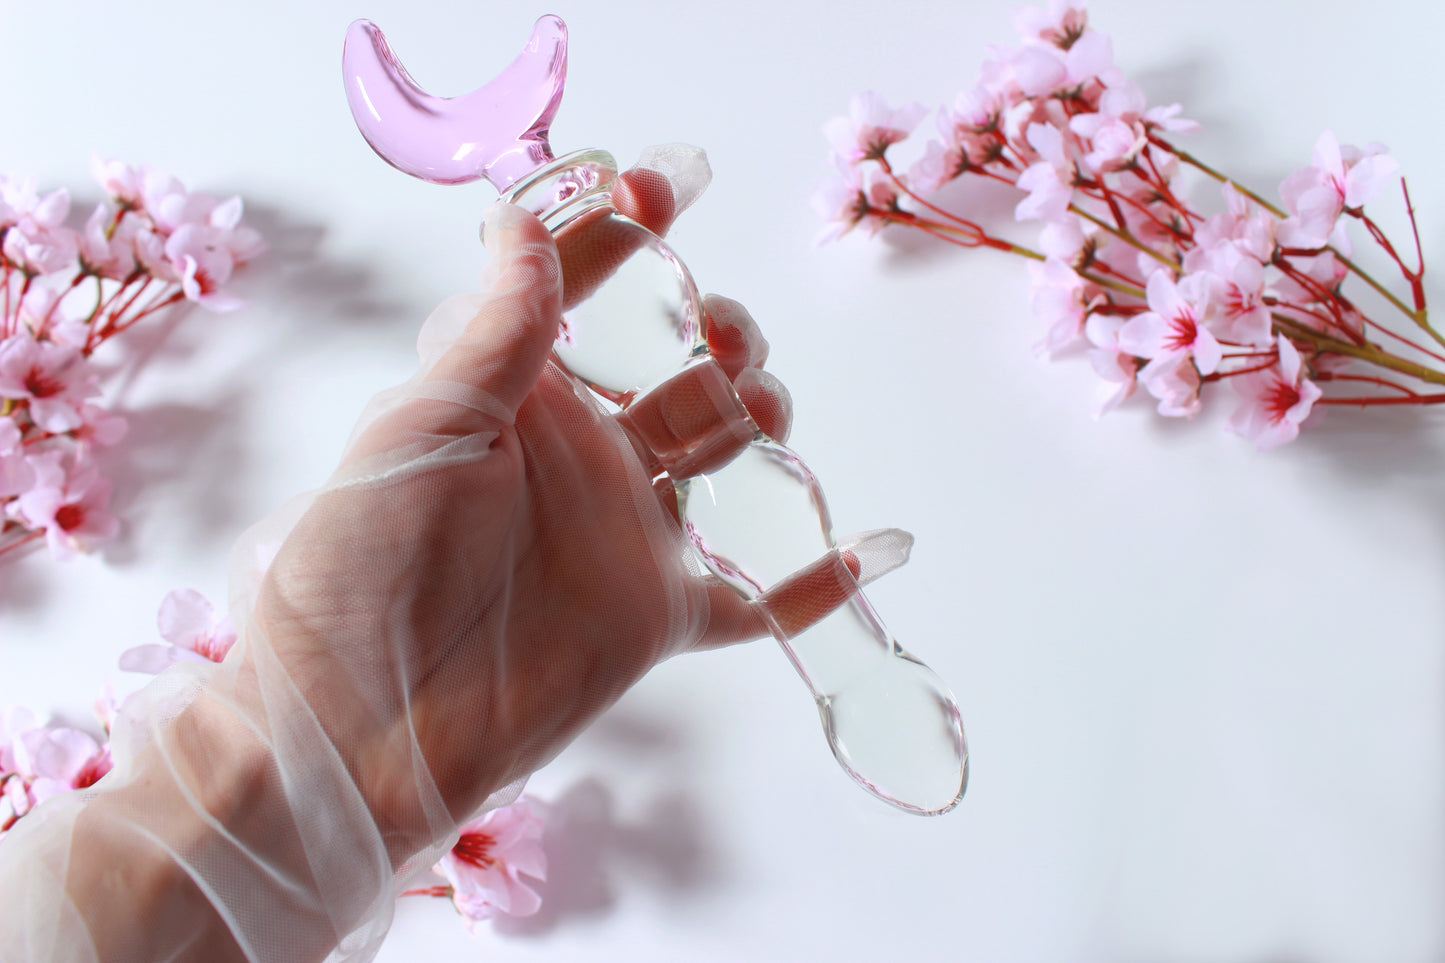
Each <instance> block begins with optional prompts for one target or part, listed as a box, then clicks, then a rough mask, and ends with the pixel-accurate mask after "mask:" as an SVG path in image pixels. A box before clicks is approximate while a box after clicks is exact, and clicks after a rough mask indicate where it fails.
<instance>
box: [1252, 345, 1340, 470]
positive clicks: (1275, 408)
mask: <svg viewBox="0 0 1445 963" xmlns="http://www.w3.org/2000/svg"><path fill="white" fill-rule="evenodd" d="M1278 350H1279V359H1278V361H1277V362H1276V364H1274V365H1273V366H1272V367H1269V368H1266V369H1264V370H1263V371H1253V372H1250V373H1249V374H1243V375H1239V376H1238V377H1236V378H1230V379H1229V380H1230V383H1232V384H1233V385H1234V389H1235V391H1237V392H1238V393H1239V396H1240V399H1241V404H1240V406H1239V407H1238V408H1236V409H1235V411H1234V413H1233V414H1232V415H1230V417H1229V428H1230V430H1231V431H1233V432H1235V433H1237V434H1239V435H1243V436H1244V437H1245V438H1252V439H1254V444H1255V447H1256V448H1258V449H1259V450H1260V451H1269V450H1270V449H1272V448H1277V447H1279V446H1280V445H1283V444H1284V443H1285V442H1289V441H1294V440H1295V438H1297V437H1299V428H1300V424H1301V423H1303V422H1304V420H1305V419H1306V418H1308V417H1309V414H1310V409H1311V408H1312V407H1314V403H1315V402H1316V401H1318V400H1319V398H1320V396H1321V395H1322V394H1323V392H1321V391H1320V389H1319V386H1318V385H1316V384H1315V383H1314V382H1313V381H1310V380H1309V379H1308V378H1306V377H1304V370H1303V368H1304V366H1303V365H1302V364H1301V362H1300V356H1299V351H1298V350H1296V349H1295V346H1294V345H1293V344H1291V343H1290V341H1289V339H1288V338H1286V337H1285V336H1284V335H1280V336H1279V340H1278Z"/></svg>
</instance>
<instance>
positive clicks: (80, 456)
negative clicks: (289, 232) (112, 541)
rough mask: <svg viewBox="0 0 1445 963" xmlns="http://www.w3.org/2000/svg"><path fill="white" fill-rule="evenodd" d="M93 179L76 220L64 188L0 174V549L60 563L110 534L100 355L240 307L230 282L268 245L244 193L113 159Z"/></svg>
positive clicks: (107, 422) (116, 420)
mask: <svg viewBox="0 0 1445 963" xmlns="http://www.w3.org/2000/svg"><path fill="white" fill-rule="evenodd" d="M92 172H93V173H94V175H95V178H96V180H97V181H98V182H99V183H100V185H101V186H102V187H103V188H104V189H105V192H106V195H107V197H106V199H105V200H104V201H102V202H101V203H100V204H98V205H96V207H95V209H94V210H93V211H92V212H91V213H90V215H89V217H88V218H87V219H86V221H85V223H84V224H83V225H80V226H71V225H70V224H69V223H68V221H69V219H70V195H69V193H68V192H67V191H66V190H65V189H63V188H62V189H60V190H55V191H52V192H50V193H48V194H45V195H43V196H42V195H40V194H39V193H37V191H36V189H35V185H34V183H33V181H21V180H17V179H15V178H10V177H3V176H0V298H3V305H0V309H3V310H0V554H3V553H5V552H7V551H10V550H12V549H15V548H17V547H19V546H21V545H25V544H29V543H31V542H34V541H37V540H40V539H44V540H45V541H46V542H47V543H48V545H49V546H50V549H51V551H52V553H53V554H54V555H56V556H57V557H61V558H64V557H69V556H70V555H73V554H74V553H75V552H76V551H77V550H82V549H85V548H87V547H88V546H91V545H93V544H95V543H97V542H100V541H103V540H104V539H107V538H109V537H111V536H113V535H114V534H115V532H116V529H117V521H116V519H114V518H113V517H112V516H111V515H110V514H109V511H108V509H109V502H110V493H111V483H110V481H109V480H108V479H106V478H105V477H104V476H103V475H102V474H101V472H100V470H99V468H98V465H97V457H96V456H97V452H98V451H99V450H100V449H102V448H105V447H108V446H111V445H114V444H115V443H116V442H118V441H119V440H120V439H121V437H122V436H123V435H124V434H125V429H126V423H125V420H124V419H123V418H122V417H121V416H119V415H117V414H115V413H113V412H111V411H108V410H107V409H106V408H105V407H104V406H103V405H101V404H100V403H99V400H98V399H99V398H100V396H101V377H100V373H99V370H98V369H97V368H96V366H95V364H94V363H93V361H92V355H93V354H94V352H95V350H96V349H97V348H98V347H99V346H100V345H101V344H103V343H105V342H106V341H108V340H109V339H110V338H112V337H114V336H115V335H117V334H120V333H121V332H123V331H126V330H128V329H129V328H131V327H132V326H133V325H135V324H137V323H139V322H141V321H143V320H145V319H146V318H148V317H151V316H153V315H156V314H157V313H159V312H161V311H164V310H165V309H167V308H170V307H171V306H173V305H176V304H178V303H180V302H182V301H192V302H195V303H197V304H200V305H202V306H204V307H207V308H210V309H212V310H217V311H228V310H232V309H234V308H236V307H239V306H240V302H239V301H238V300H237V299H236V298H235V297H234V296H232V295H231V294H230V293H229V292H228V291H227V290H226V284H227V282H228V281H230V279H231V276H232V274H233V273H234V271H235V269H236V268H237V267H238V266H239V265H242V264H244V263H245V262H247V261H249V260H251V259H252V258H254V257H255V256H256V255H257V254H259V253H260V251H261V250H262V246H263V245H262V243H261V239H260V236H259V235H258V234H257V233H256V232H255V231H254V230H252V229H251V228H249V227H247V226H245V225H244V224H242V223H241V214H242V205H241V200H240V198H238V197H232V198H230V199H229V200H220V199H218V198H215V197H212V196H211V195H209V194H202V193H192V192H189V191H187V190H186V188H185V187H184V185H182V184H181V182H180V181H178V180H176V179H175V178H173V177H171V176H170V175H168V174H165V173H162V172H160V171H156V170H151V169H149V168H139V169H137V168H132V167H128V166H126V165H124V164H121V163H119V162H116V161H102V160H100V159H98V158H97V159H95V160H94V161H93V162H92Z"/></svg>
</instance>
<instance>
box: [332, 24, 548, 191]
mask: <svg viewBox="0 0 1445 963" xmlns="http://www.w3.org/2000/svg"><path fill="white" fill-rule="evenodd" d="M341 69H342V72H343V74H344V78H345V81H346V100H347V102H348V103H349V104H350V105H351V115H352V117H353V118H355V120H356V126H357V127H358V128H360V130H361V135H362V136H363V137H365V138H366V142H367V143H368V144H370V145H371V147H372V149H373V150H375V151H376V152H377V153H378V154H380V155H381V158H382V159H383V160H385V161H386V162H387V163H388V164H391V165H392V166H393V167H395V168H397V169H399V170H402V171H405V172H406V173H408V174H410V175H412V176H413V177H419V178H421V179H422V180H425V181H431V182H432V183H433V184H465V183H467V182H469V181H474V180H477V179H478V178H485V179H486V180H488V181H490V182H491V183H492V185H493V186H495V187H496V188H497V189H498V190H499V191H500V190H506V189H507V188H508V187H509V186H511V185H512V183H513V182H515V181H517V180H518V179H520V178H522V177H524V176H526V175H527V174H529V173H531V172H532V171H534V170H536V169H537V168H538V167H541V166H542V165H543V164H546V163H547V162H548V161H550V160H552V147H551V145H550V144H549V143H548V142H547V135H548V132H549V130H550V129H551V126H552V118H553V117H554V116H556V114H557V107H558V105H559V104H560V103H561V101H562V88H563V87H564V86H565V85H566V83H567V25H566V24H564V23H563V22H562V20H561V19H560V18H559V17H554V16H550V15H549V16H545V17H542V18H541V19H539V20H538V21H537V23H536V26H534V27H533V28H532V37H531V39H530V40H528V41H527V45H526V46H525V47H523V48H522V52H521V53H520V54H518V55H517V59H516V60H513V61H512V63H511V65H510V66H508V67H507V69H506V70H504V71H502V72H501V73H500V74H498V75H497V77H496V78H495V79H493V80H492V81H491V82H489V83H487V84H486V85H485V86H483V87H480V88H478V89H477V90H474V91H472V92H471V93H469V94H463V95H462V96H460V97H437V96H434V95H432V94H429V93H427V92H426V91H424V90H422V89H421V88H420V87H419V86H417V83H416V81H414V80H412V79H411V76H410V75H409V74H408V73H407V72H406V68H405V67H403V66H402V65H401V61H400V60H398V59H397V56H396V54H395V53H393V52H392V49H391V45H390V44H388V43H387V42H386V37H385V36H383V35H382V32H381V30H380V29H379V28H378V27H377V26H376V24H374V23H372V22H371V21H369V20H358V21H356V22H355V23H353V24H352V25H351V27H350V28H349V29H348V30H347V31H346V45H345V47H344V48H343V50H342V55H341Z"/></svg>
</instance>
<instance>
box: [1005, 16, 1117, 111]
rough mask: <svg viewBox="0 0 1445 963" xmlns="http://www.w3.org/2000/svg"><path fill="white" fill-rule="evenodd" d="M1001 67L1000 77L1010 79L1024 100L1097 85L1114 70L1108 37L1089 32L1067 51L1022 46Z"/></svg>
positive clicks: (1037, 45) (1111, 46) (1111, 44)
mask: <svg viewBox="0 0 1445 963" xmlns="http://www.w3.org/2000/svg"><path fill="white" fill-rule="evenodd" d="M1001 66H1002V68H1003V70H1002V73H1003V74H1004V75H1011V77H1012V80H1013V82H1014V83H1016V84H1017V85H1018V88H1019V90H1020V92H1022V94H1023V95H1024V96H1025V97H1028V98H1038V97H1048V96H1050V95H1052V94H1056V93H1061V92H1064V91H1072V90H1077V89H1081V88H1084V87H1085V86H1087V85H1090V84H1095V85H1097V84H1098V81H1099V77H1100V75H1101V74H1105V73H1107V72H1108V71H1109V70H1110V68H1112V67H1113V66H1114V45H1113V41H1112V40H1110V39H1109V36H1108V35H1107V34H1104V33H1100V32H1099V31H1097V30H1090V31H1086V32H1085V33H1083V34H1082V35H1081V36H1079V37H1078V38H1077V39H1076V40H1074V42H1073V43H1071V44H1070V45H1069V47H1068V49H1067V50H1065V49H1063V48H1061V47H1056V46H1054V45H1052V44H1044V43H1033V44H1030V43H1025V44H1024V45H1023V46H1022V47H1019V48H1018V49H1016V50H1014V51H1012V52H1009V53H1008V54H1007V55H1006V56H1005V58H1004V59H1003V60H1002V62H1001Z"/></svg>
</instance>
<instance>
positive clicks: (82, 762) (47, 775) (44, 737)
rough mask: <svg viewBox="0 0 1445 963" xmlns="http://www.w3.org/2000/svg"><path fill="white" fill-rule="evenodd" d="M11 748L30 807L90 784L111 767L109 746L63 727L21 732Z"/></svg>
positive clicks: (87, 734) (75, 730)
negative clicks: (24, 785)
mask: <svg viewBox="0 0 1445 963" xmlns="http://www.w3.org/2000/svg"><path fill="white" fill-rule="evenodd" d="M14 751H15V762H16V772H17V774H18V775H19V776H20V777H21V778H22V779H23V780H24V781H25V783H26V793H27V795H28V796H29V800H28V801H29V804H30V805H31V806H33V805H36V804H38V803H42V802H44V801H45V800H47V799H49V798H51V797H52V796H58V795H60V794H62V793H66V792H70V791H72V790H75V789H85V788H86V787H88V786H93V785H95V783H96V782H97V781H98V780H99V779H100V778H101V777H102V776H104V775H105V774H106V773H108V772H110V770H111V766H112V761H111V757H110V747H109V746H103V745H101V744H100V743H99V742H97V741H96V740H95V738H94V737H93V736H91V735H90V734H89V733H86V732H81V731H80V730H79V729H71V728H68V727H66V726H52V727H41V728H37V729H31V730H30V731H28V732H25V733H22V734H21V735H20V737H19V738H18V739H16V740H15V746H14ZM27 808H28V807H27Z"/></svg>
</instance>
